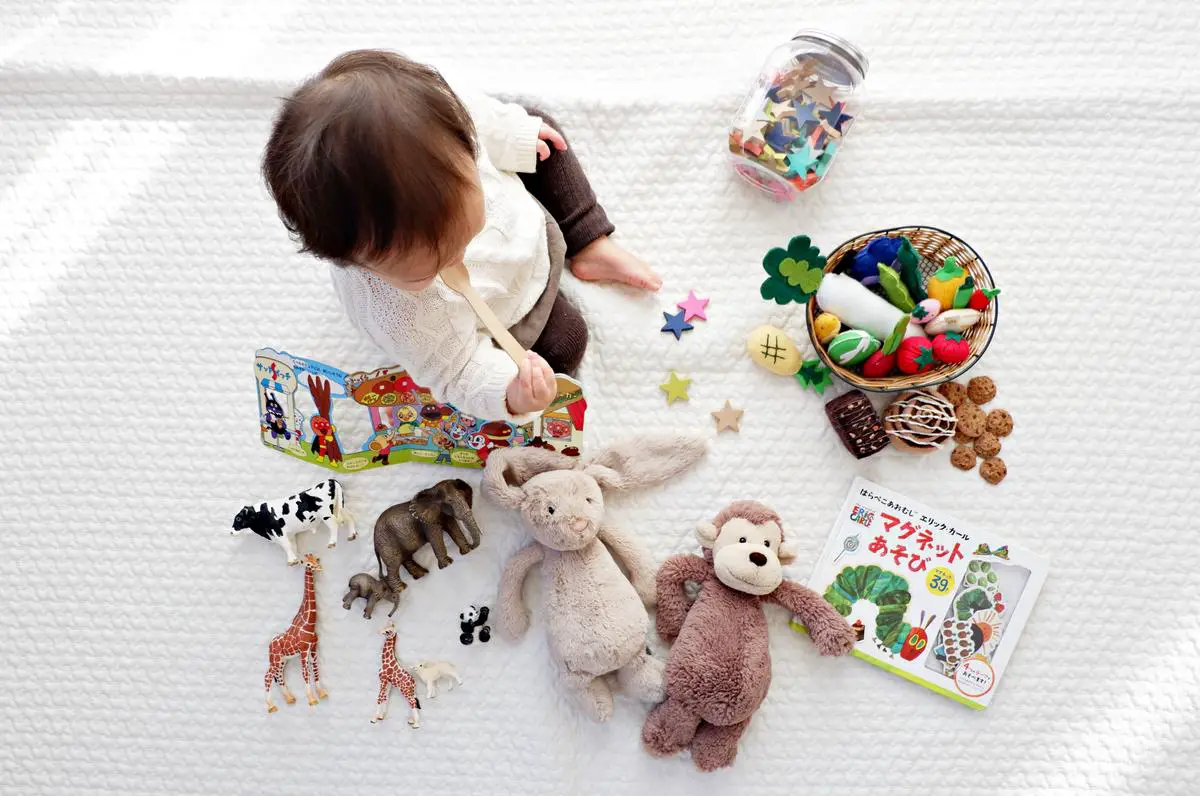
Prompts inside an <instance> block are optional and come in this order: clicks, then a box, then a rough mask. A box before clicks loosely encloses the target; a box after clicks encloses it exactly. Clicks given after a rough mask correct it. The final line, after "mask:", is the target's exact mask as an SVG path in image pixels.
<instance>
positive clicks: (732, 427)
mask: <svg viewBox="0 0 1200 796" xmlns="http://www.w3.org/2000/svg"><path fill="white" fill-rule="evenodd" d="M745 413H746V412H745V410H743V409H734V408H733V404H731V403H729V401H728V400H727V401H725V406H723V407H722V408H720V409H718V410H717V411H715V412H712V413H711V414H712V416H713V420H716V421H717V433H718V434H720V433H721V432H722V431H741V430H742V428H741V426H742V415H744V414H745Z"/></svg>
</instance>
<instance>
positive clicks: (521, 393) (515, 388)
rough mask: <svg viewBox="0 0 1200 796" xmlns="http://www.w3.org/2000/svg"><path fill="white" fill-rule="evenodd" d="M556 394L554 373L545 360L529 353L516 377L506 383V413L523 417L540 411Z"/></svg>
mask: <svg viewBox="0 0 1200 796" xmlns="http://www.w3.org/2000/svg"><path fill="white" fill-rule="evenodd" d="M557 394H558V385H557V383H556V382H555V379H554V371H552V370H551V369H550V366H549V365H548V364H546V360H544V359H542V358H541V357H540V356H538V355H537V354H535V353H533V352H532V351H530V352H529V354H528V356H526V357H525V361H524V362H522V363H521V367H520V368H518V369H517V377H516V378H515V379H513V380H512V381H510V382H509V383H508V390H507V391H506V392H505V398H506V399H507V401H508V411H510V412H512V413H513V414H514V415H523V414H527V413H529V412H540V411H542V410H543V409H545V408H546V407H547V406H549V405H550V402H551V401H553V400H554V396H555V395H557Z"/></svg>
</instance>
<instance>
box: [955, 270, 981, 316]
mask: <svg viewBox="0 0 1200 796" xmlns="http://www.w3.org/2000/svg"><path fill="white" fill-rule="evenodd" d="M974 292H975V277H973V276H968V277H967V278H966V280H965V281H964V282H963V283H962V285H960V286H959V288H958V290H956V291H954V306H953V307H952V308H951V309H956V310H961V309H965V308H966V306H967V302H969V301H970V300H971V294H972V293H974Z"/></svg>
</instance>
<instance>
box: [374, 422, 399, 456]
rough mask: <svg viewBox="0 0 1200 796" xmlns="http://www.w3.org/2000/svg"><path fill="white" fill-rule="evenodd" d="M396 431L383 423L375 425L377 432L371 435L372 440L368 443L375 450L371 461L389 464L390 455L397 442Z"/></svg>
mask: <svg viewBox="0 0 1200 796" xmlns="http://www.w3.org/2000/svg"><path fill="white" fill-rule="evenodd" d="M395 431H396V430H395V429H390V428H388V427H387V426H385V425H383V424H382V423H380V424H379V425H377V426H376V427H375V433H374V434H372V435H371V441H370V442H369V443H367V447H369V448H370V449H371V450H373V451H375V455H374V456H372V457H371V461H373V462H379V463H380V464H388V456H390V455H391V453H392V447H393V446H395V444H396V438H395Z"/></svg>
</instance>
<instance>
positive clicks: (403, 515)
mask: <svg viewBox="0 0 1200 796" xmlns="http://www.w3.org/2000/svg"><path fill="white" fill-rule="evenodd" d="M471 502H472V492H471V485H470V484H468V483H467V482H466V481H462V480H459V479H457V478H454V479H447V480H445V481H439V482H438V483H436V484H434V485H433V486H431V487H429V488H428V489H422V490H421V491H420V492H418V493H417V494H416V495H414V496H413V498H412V500H407V501H405V502H404V503H397V504H396V505H394V506H391V507H390V508H388V509H385V510H384V512H383V513H382V514H380V515H379V519H378V520H376V521H375V560H376V562H377V563H378V564H379V579H380V580H382V581H383V582H384V583H385V584H386V586H387V587H388V588H389V589H391V590H392V594H394V595H396V596H399V594H400V592H402V591H404V589H405V584H404V581H402V580H400V567H401V566H403V567H404V568H405V569H407V570H408V574H409V575H412V577H413V579H414V580H416V579H418V578H421V577H424V575H425V574H426V573H427V572H428V570H426V569H425V567H423V566H421V565H420V564H418V563H417V562H416V561H414V560H413V554H414V553H416V552H417V550H419V549H421V547H423V546H424V545H425V544H426V543H428V544H429V546H430V547H432V548H433V553H434V555H435V556H437V565H438V569H445V568H446V567H448V566H450V564H451V563H453V559H452V558H450V556H449V555H448V554H447V553H446V540H445V539H444V538H443V534H449V535H450V538H451V539H452V540H454V544H455V545H457V547H458V552H459V553H461V554H463V555H466V554H467V553H469V552H471V551H472V550H474V549H475V548H476V547H478V546H479V541H480V538H481V536H480V531H479V526H478V525H477V524H476V523H475V514H474V512H473V511H472V510H471V505H472V503H471ZM459 523H462V524H463V525H465V526H466V528H467V530H468V531H470V533H471V536H470V537H469V536H468V535H467V534H464V533H463V530H462V528H461V527H459Z"/></svg>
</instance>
